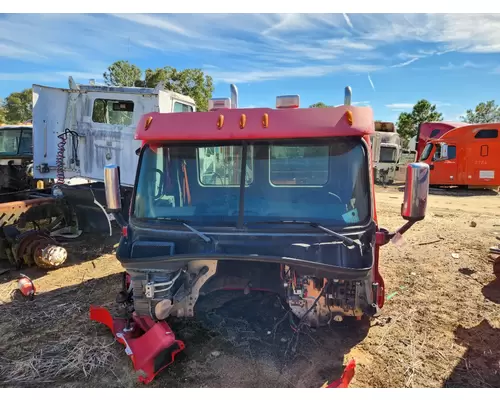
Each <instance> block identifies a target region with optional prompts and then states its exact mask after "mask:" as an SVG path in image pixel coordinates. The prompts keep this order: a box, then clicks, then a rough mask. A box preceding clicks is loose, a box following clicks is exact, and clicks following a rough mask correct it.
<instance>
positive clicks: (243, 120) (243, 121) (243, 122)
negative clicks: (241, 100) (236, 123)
mask: <svg viewBox="0 0 500 400" xmlns="http://www.w3.org/2000/svg"><path fill="white" fill-rule="evenodd" d="M246 124H247V116H246V115H245V114H241V117H240V129H243V128H244V127H245V125H246Z"/></svg>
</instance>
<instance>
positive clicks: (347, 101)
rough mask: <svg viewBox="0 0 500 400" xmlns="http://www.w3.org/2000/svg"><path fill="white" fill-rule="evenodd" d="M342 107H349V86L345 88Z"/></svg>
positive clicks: (350, 96)
mask: <svg viewBox="0 0 500 400" xmlns="http://www.w3.org/2000/svg"><path fill="white" fill-rule="evenodd" d="M344 93H345V94H344V105H345V106H350V105H351V98H352V89H351V87H350V86H346V88H345V92H344Z"/></svg>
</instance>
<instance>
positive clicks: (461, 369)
mask: <svg viewBox="0 0 500 400" xmlns="http://www.w3.org/2000/svg"><path fill="white" fill-rule="evenodd" d="M499 338H500V329H497V328H495V327H492V326H491V325H490V323H489V322H488V321H486V320H483V321H482V322H481V323H480V324H479V325H477V326H474V327H472V328H469V329H466V328H464V327H462V326H460V327H458V328H457V329H456V330H455V340H456V342H457V344H459V345H461V346H464V347H466V348H467V350H466V352H465V353H464V355H463V356H462V360H461V361H460V362H459V364H458V365H457V366H456V367H455V369H454V370H453V372H452V373H451V375H450V376H449V377H448V379H447V380H446V381H445V382H444V384H443V386H444V387H462V388H463V387H495V388H498V387H500V349H499V347H498V340H499Z"/></svg>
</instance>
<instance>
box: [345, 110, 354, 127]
mask: <svg viewBox="0 0 500 400" xmlns="http://www.w3.org/2000/svg"><path fill="white" fill-rule="evenodd" d="M345 116H346V119H347V123H348V124H349V125H352V111H351V110H347V111H346V112H345Z"/></svg>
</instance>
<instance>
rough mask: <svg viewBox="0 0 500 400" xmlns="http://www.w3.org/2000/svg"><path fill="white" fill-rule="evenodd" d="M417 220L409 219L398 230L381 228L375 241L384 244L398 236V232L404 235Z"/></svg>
mask: <svg viewBox="0 0 500 400" xmlns="http://www.w3.org/2000/svg"><path fill="white" fill-rule="evenodd" d="M416 222H417V221H408V222H406V223H405V224H404V225H403V226H402V227H401V228H399V229H398V230H396V232H389V231H388V230H387V229H385V228H380V231H379V232H377V234H376V238H375V242H376V244H378V245H379V246H384V245H386V244H387V243H389V242H390V241H391V239H392V238H393V237H394V236H396V235H397V234H398V233H399V234H400V235H404V234H405V233H406V231H408V230H409V229H410V228H411V227H412V226H413V225H415V223H416Z"/></svg>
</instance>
